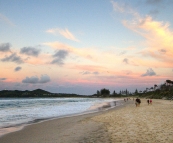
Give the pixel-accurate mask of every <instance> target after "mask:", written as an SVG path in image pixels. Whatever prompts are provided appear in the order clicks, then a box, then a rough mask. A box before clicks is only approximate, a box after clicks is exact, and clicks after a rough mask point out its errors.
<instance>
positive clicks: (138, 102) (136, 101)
mask: <svg viewBox="0 0 173 143" xmlns="http://www.w3.org/2000/svg"><path fill="white" fill-rule="evenodd" d="M140 103H141V100H140V99H139V98H136V100H135V105H136V107H138V106H140Z"/></svg>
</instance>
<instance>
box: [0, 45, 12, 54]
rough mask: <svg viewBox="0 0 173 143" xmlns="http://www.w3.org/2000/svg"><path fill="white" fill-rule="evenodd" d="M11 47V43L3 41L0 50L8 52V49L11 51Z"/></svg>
mask: <svg viewBox="0 0 173 143" xmlns="http://www.w3.org/2000/svg"><path fill="white" fill-rule="evenodd" d="M10 47H11V45H10V43H2V44H0V51H1V52H8V51H10Z"/></svg>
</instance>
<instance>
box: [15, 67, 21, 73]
mask: <svg viewBox="0 0 173 143" xmlns="http://www.w3.org/2000/svg"><path fill="white" fill-rule="evenodd" d="M21 69H22V68H21V67H16V68H15V69H14V71H16V72H17V71H20V70H21Z"/></svg>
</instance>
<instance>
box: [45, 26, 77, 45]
mask: <svg viewBox="0 0 173 143" xmlns="http://www.w3.org/2000/svg"><path fill="white" fill-rule="evenodd" d="M46 32H47V33H51V34H55V35H56V34H57V33H58V34H60V35H62V36H63V37H65V38H66V39H69V40H72V41H76V42H79V40H78V39H77V38H76V37H75V36H74V35H73V34H72V33H71V32H70V31H69V30H68V29H67V28H66V29H64V30H63V29H59V28H54V29H49V30H47V31H46Z"/></svg>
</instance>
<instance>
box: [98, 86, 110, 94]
mask: <svg viewBox="0 0 173 143" xmlns="http://www.w3.org/2000/svg"><path fill="white" fill-rule="evenodd" d="M100 93H101V95H103V96H105V95H107V96H108V95H109V94H110V91H109V89H105V88H103V89H101V91H100Z"/></svg>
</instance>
